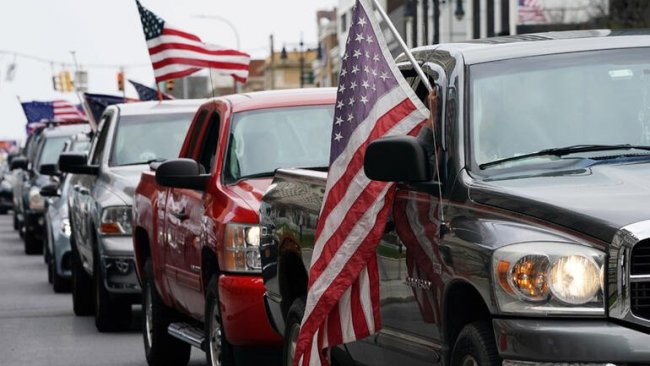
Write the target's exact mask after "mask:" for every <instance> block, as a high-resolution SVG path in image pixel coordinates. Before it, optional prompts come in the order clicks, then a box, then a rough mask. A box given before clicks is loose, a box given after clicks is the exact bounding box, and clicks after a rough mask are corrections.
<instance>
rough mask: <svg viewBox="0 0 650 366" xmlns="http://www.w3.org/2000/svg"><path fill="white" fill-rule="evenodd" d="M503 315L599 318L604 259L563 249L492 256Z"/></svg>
mask: <svg viewBox="0 0 650 366" xmlns="http://www.w3.org/2000/svg"><path fill="white" fill-rule="evenodd" d="M492 263H493V274H494V280H495V283H496V284H497V286H495V292H496V299H497V302H498V304H499V308H500V310H501V311H502V312H504V313H528V314H536V313H537V314H540V315H542V314H543V315H546V314H576V313H581V314H585V315H604V314H605V296H604V292H603V289H604V263H605V253H604V252H602V251H599V250H596V249H593V248H590V247H587V246H583V245H579V244H569V243H554V242H535V243H522V244H513V245H508V246H505V247H502V248H499V249H497V250H496V251H495V252H494V256H493V260H492Z"/></svg>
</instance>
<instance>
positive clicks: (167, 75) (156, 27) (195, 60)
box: [136, 0, 250, 83]
mask: <svg viewBox="0 0 650 366" xmlns="http://www.w3.org/2000/svg"><path fill="white" fill-rule="evenodd" d="M136 3H137V5H138V11H139V13H140V21H141V22H142V30H143V32H144V36H145V38H146V40H147V47H148V48H149V56H150V57H151V64H152V65H153V71H154V76H155V79H156V82H161V81H165V80H171V79H176V78H180V77H183V76H187V75H191V74H193V73H195V72H197V71H199V70H201V69H202V68H210V69H211V70H213V71H216V72H218V73H221V74H226V75H231V76H232V77H233V78H235V80H237V81H239V82H242V83H244V82H246V79H247V78H248V68H249V64H250V55H248V54H247V53H244V52H240V51H237V50H231V49H227V48H223V47H219V46H215V45H210V44H207V43H203V42H202V41H201V39H200V38H199V37H197V36H195V35H194V34H190V33H187V32H184V31H182V30H180V29H177V28H174V27H172V26H170V25H169V24H167V22H165V21H164V20H162V19H161V18H160V17H158V16H157V15H156V14H154V13H153V12H151V11H150V10H148V9H146V8H145V7H143V6H142V5H141V4H140V2H139V1H137V0H136Z"/></svg>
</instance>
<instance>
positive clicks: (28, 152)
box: [9, 127, 45, 238]
mask: <svg viewBox="0 0 650 366" xmlns="http://www.w3.org/2000/svg"><path fill="white" fill-rule="evenodd" d="M44 129H45V127H42V128H38V129H35V130H34V131H33V132H32V133H31V134H30V135H29V136H27V141H25V146H24V147H23V148H22V149H21V152H20V154H18V155H17V156H14V157H12V159H11V162H10V164H9V168H10V169H11V172H12V175H13V176H14V185H13V211H14V230H18V232H19V234H20V237H21V238H22V237H23V236H24V231H23V221H24V212H23V209H24V207H25V206H24V204H23V203H24V202H23V199H22V197H23V188H24V186H25V182H26V181H27V180H28V177H29V174H27V168H28V167H29V166H30V163H31V162H32V161H33V160H34V155H35V153H36V146H38V143H39V141H40V139H41V137H42V132H43V130H44Z"/></svg>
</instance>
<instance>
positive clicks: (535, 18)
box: [519, 0, 546, 23]
mask: <svg viewBox="0 0 650 366" xmlns="http://www.w3.org/2000/svg"><path fill="white" fill-rule="evenodd" d="M543 22H546V16H545V15H544V12H543V11H542V8H541V7H540V6H539V2H538V1H537V0H519V23H543Z"/></svg>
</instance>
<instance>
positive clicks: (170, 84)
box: [165, 79, 176, 92]
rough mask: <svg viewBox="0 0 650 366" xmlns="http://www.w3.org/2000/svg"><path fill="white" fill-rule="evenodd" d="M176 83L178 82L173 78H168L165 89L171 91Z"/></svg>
mask: <svg viewBox="0 0 650 366" xmlns="http://www.w3.org/2000/svg"><path fill="white" fill-rule="evenodd" d="M175 83H176V81H175V80H173V79H172V80H167V81H166V82H165V89H167V92H170V91H172V90H174V85H175Z"/></svg>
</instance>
